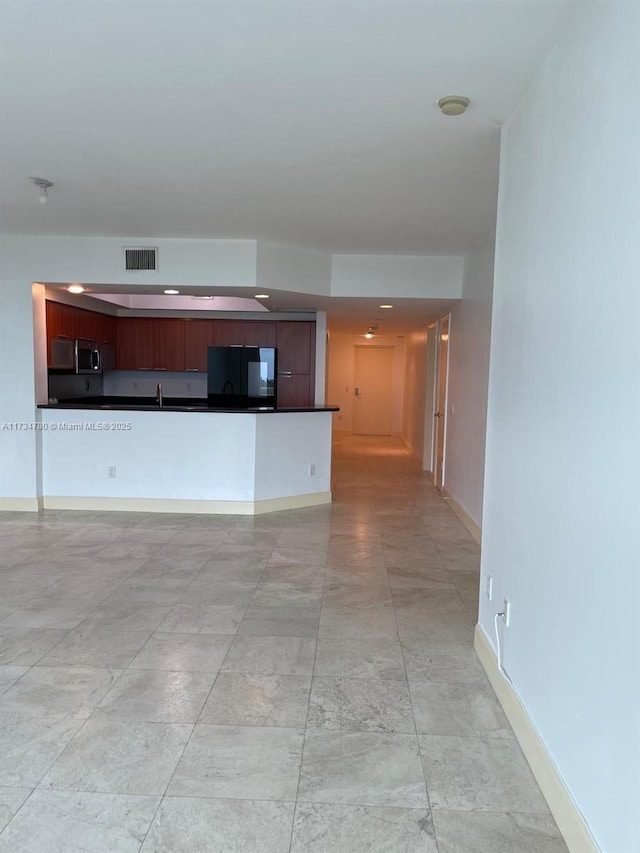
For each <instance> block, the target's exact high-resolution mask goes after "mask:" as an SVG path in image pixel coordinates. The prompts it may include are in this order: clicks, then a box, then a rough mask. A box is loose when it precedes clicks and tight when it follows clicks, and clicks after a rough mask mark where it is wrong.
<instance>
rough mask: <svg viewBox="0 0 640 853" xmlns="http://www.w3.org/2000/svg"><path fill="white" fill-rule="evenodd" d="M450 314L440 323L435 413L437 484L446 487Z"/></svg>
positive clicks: (439, 486)
mask: <svg viewBox="0 0 640 853" xmlns="http://www.w3.org/2000/svg"><path fill="white" fill-rule="evenodd" d="M449 325H450V323H449V316H447V317H443V318H442V320H440V322H439V323H438V343H437V352H438V376H437V385H438V389H437V394H436V406H437V408H436V411H435V413H434V420H435V433H436V436H435V437H436V477H435V483H436V486H437V487H438V488H439V489H440V491H442V489H443V488H444V474H445V450H446V447H445V445H446V436H447V389H448V385H449Z"/></svg>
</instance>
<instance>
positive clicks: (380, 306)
mask: <svg viewBox="0 0 640 853" xmlns="http://www.w3.org/2000/svg"><path fill="white" fill-rule="evenodd" d="M378 308H393V305H378Z"/></svg>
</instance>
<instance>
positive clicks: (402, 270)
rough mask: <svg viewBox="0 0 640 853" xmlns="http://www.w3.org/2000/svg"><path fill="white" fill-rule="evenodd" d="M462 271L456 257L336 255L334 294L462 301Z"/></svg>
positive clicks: (332, 290) (334, 259) (333, 273)
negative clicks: (460, 299)
mask: <svg viewBox="0 0 640 853" xmlns="http://www.w3.org/2000/svg"><path fill="white" fill-rule="evenodd" d="M463 270H464V258H463V257H462V256H454V255H450V256H446V255H334V256H333V262H332V275H331V295H332V296H368V297H371V296H373V297H377V298H380V299H389V298H392V297H394V296H395V297H403V296H404V297H417V298H420V299H459V298H460V296H461V294H462V276H463Z"/></svg>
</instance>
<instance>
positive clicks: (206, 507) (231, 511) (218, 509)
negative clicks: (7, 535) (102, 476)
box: [0, 492, 332, 515]
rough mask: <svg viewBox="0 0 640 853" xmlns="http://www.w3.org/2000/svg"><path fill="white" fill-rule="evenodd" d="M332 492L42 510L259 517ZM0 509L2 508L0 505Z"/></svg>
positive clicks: (55, 500) (94, 502)
mask: <svg viewBox="0 0 640 853" xmlns="http://www.w3.org/2000/svg"><path fill="white" fill-rule="evenodd" d="M331 500H332V495H331V492H315V493H312V494H308V495H294V496H292V497H285V498H269V499H267V500H262V501H217V500H181V499H177V500H167V499H164V498H110V497H56V496H54V495H48V496H46V497H44V498H43V503H44V508H45V509H68V510H92V511H97V512H110V511H114V512H172V513H180V512H184V513H188V514H190V515H262V514H263V513H266V512H278V511H282V510H286V509H298V508H300V507H306V506H319V505H321V504H330V503H331ZM0 508H1V505H0Z"/></svg>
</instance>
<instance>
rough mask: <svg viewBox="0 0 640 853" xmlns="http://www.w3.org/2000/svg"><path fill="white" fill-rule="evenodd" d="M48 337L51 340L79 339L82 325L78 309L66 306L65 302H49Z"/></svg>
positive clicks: (47, 309) (47, 306)
mask: <svg viewBox="0 0 640 853" xmlns="http://www.w3.org/2000/svg"><path fill="white" fill-rule="evenodd" d="M46 312H47V337H48V338H49V340H50V339H51V338H78V337H80V335H79V333H78V332H79V328H80V323H79V320H78V314H80V313H84V312H80V310H79V309H78V308H74V307H73V306H72V305H65V304H64V303H63V302H52V301H50V300H47V303H46Z"/></svg>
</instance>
